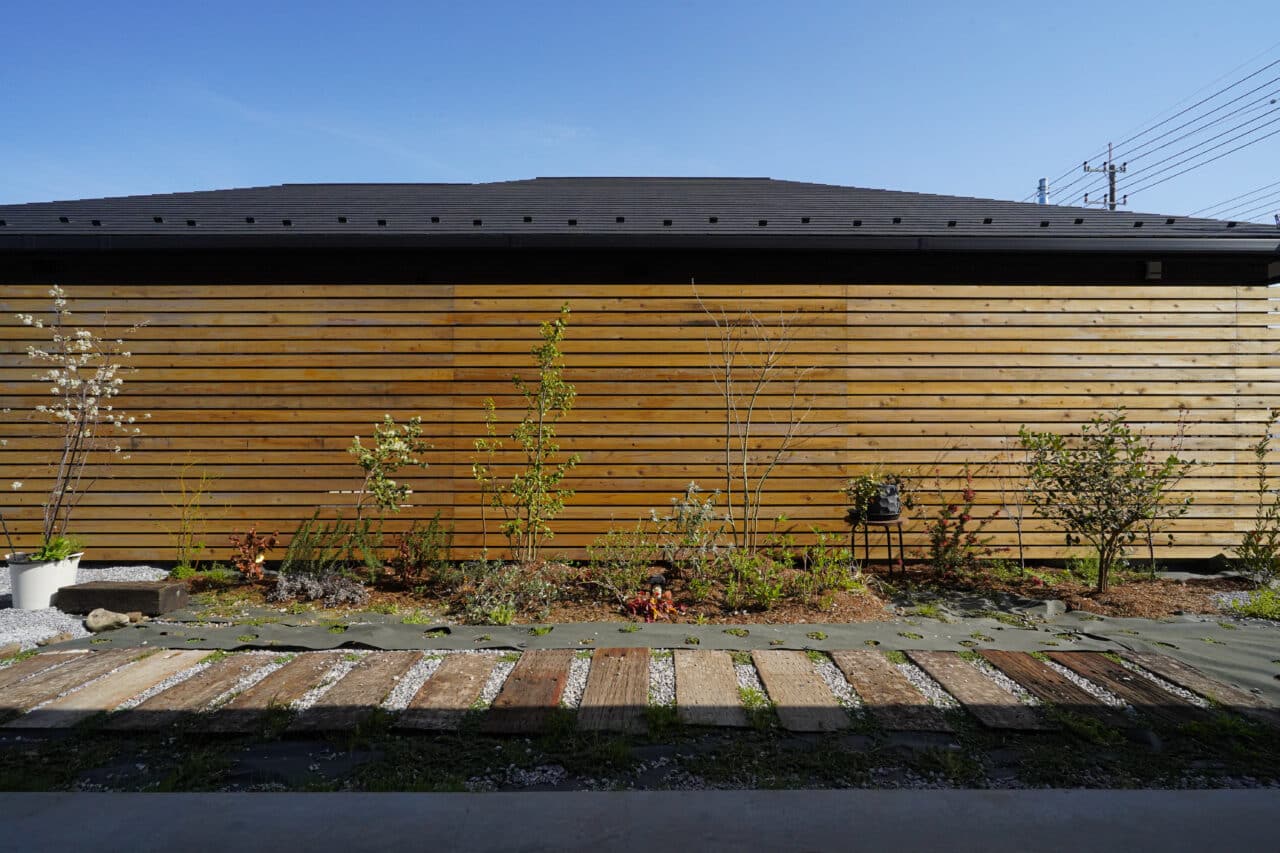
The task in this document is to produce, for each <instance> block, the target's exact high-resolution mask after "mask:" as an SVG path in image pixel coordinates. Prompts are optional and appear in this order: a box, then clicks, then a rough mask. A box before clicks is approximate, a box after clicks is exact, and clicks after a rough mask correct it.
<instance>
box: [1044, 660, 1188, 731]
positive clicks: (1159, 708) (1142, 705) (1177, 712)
mask: <svg viewBox="0 0 1280 853" xmlns="http://www.w3.org/2000/svg"><path fill="white" fill-rule="evenodd" d="M1049 659H1050V660H1053V661H1055V662H1056V663H1060V664H1062V665H1063V666H1065V667H1067V668H1068V669H1070V670H1071V671H1072V672H1075V673H1078V674H1080V675H1083V676H1084V677H1085V678H1087V679H1089V680H1090V681H1093V682H1096V683H1097V684H1098V685H1100V686H1102V687H1105V688H1106V689H1107V690H1110V691H1111V692H1112V693H1114V694H1116V695H1117V696H1119V697H1120V698H1121V699H1123V700H1124V701H1126V702H1128V703H1129V704H1130V705H1132V706H1133V707H1134V708H1136V709H1137V710H1138V712H1139V713H1142V714H1145V715H1146V716H1148V717H1150V718H1151V719H1153V720H1159V721H1161V722H1165V723H1169V724H1171V725H1175V726H1176V725H1181V724H1182V723H1185V722H1188V721H1191V720H1197V719H1202V718H1203V717H1204V714H1203V713H1202V712H1201V710H1200V709H1199V708H1197V707H1196V706H1195V705H1192V704H1191V703H1190V702H1188V701H1187V700H1186V699H1183V698H1182V697H1181V696H1175V695H1174V694H1172V693H1170V692H1169V691H1167V690H1164V689H1163V688H1161V687H1159V686H1158V685H1157V684H1156V683H1155V682H1153V681H1152V680H1151V679H1149V678H1146V677H1144V676H1142V675H1139V674H1138V673H1136V672H1131V671H1130V670H1128V669H1127V668H1125V667H1124V666H1123V665H1122V664H1118V663H1116V662H1115V661H1113V660H1110V659H1109V658H1107V657H1106V655H1103V654H1100V653H1099V652H1049Z"/></svg>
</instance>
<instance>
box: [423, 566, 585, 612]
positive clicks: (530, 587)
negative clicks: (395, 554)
mask: <svg viewBox="0 0 1280 853" xmlns="http://www.w3.org/2000/svg"><path fill="white" fill-rule="evenodd" d="M444 580H445V583H446V586H447V587H448V589H449V590H450V593H449V595H450V599H451V601H452V603H453V606H454V609H455V610H456V611H458V612H460V613H461V614H462V617H463V618H464V619H465V620H466V621H467V622H472V623H483V624H492V625H509V624H511V623H512V622H514V621H515V619H516V618H517V617H519V616H524V617H526V618H529V619H532V620H535V621H541V620H544V619H546V618H547V616H548V615H549V614H550V612H551V605H552V604H553V603H555V601H556V600H558V599H559V598H560V592H561V588H562V586H563V584H564V578H563V577H562V576H561V574H560V570H559V569H558V568H557V567H555V566H552V565H549V564H545V563H539V564H529V565H518V564H515V563H507V564H503V563H500V562H498V561H495V560H469V561H467V562H465V563H461V564H460V565H458V566H457V567H455V568H453V570H452V571H451V572H449V573H448V576H447V577H446V578H445V579H444Z"/></svg>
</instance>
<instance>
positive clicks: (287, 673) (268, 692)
mask: <svg viewBox="0 0 1280 853" xmlns="http://www.w3.org/2000/svg"><path fill="white" fill-rule="evenodd" d="M341 659H342V653H341V652H304V653H302V654H300V655H298V656H297V657H295V658H294V659H293V660H291V661H289V662H288V663H286V664H285V665H284V666H282V667H280V668H279V669H277V670H276V671H275V672H273V673H271V674H270V675H268V676H267V677H266V678H264V679H262V680H261V681H259V682H258V683H257V684H255V685H253V686H252V687H250V688H249V689H247V690H245V691H244V692H243V693H241V694H240V695H239V696H236V697H235V698H233V699H232V700H231V701H230V702H228V703H227V704H225V705H223V706H222V707H221V708H219V709H217V710H216V711H214V712H213V713H211V714H210V715H209V716H208V717H207V718H204V719H202V720H200V731H204V732H211V733H217V734H244V733H248V732H254V731H257V729H258V726H259V724H260V721H261V719H262V717H263V715H264V714H266V713H267V711H269V710H270V709H272V708H278V707H283V706H288V705H292V704H293V703H294V702H296V701H298V699H300V698H302V696H303V695H305V694H306V693H307V691H309V690H311V688H313V687H315V686H316V685H318V684H319V683H320V681H321V679H323V678H324V676H325V673H327V672H328V671H329V670H330V669H332V668H333V667H334V665H335V664H336V663H338V661H339V660H341Z"/></svg>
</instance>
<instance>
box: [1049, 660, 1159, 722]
mask: <svg viewBox="0 0 1280 853" xmlns="http://www.w3.org/2000/svg"><path fill="white" fill-rule="evenodd" d="M1042 663H1043V664H1044V665H1045V666H1047V667H1049V669H1052V670H1053V671H1054V672H1056V673H1058V674H1059V675H1061V676H1062V677H1063V678H1065V679H1067V680H1068V681H1070V682H1072V683H1074V684H1075V685H1076V686H1077V687H1079V688H1080V689H1081V690H1083V691H1084V692H1085V693H1088V694H1089V695H1090V696H1092V697H1093V698H1095V699H1097V700H1098V701H1100V702H1102V703H1104V704H1106V705H1110V706H1111V707H1112V708H1122V709H1124V710H1125V711H1127V712H1129V713H1131V714H1135V713H1137V712H1136V711H1135V710H1134V709H1133V706H1132V705H1130V704H1129V703H1128V702H1126V701H1124V700H1123V699H1121V698H1120V697H1119V696H1117V695H1116V694H1114V693H1112V692H1111V691H1110V690H1108V689H1107V688H1105V687H1103V686H1102V685H1100V684H1094V683H1093V682H1092V681H1090V680H1089V679H1087V678H1085V677H1084V676H1083V675H1080V674H1079V673H1077V672H1076V671H1075V670H1072V669H1068V668H1067V667H1065V666H1063V665H1062V664H1060V663H1058V662H1057V661H1052V660H1046V661H1042Z"/></svg>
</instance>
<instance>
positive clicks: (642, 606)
mask: <svg viewBox="0 0 1280 853" xmlns="http://www.w3.org/2000/svg"><path fill="white" fill-rule="evenodd" d="M626 608H627V613H629V614H631V615H632V616H635V617H637V618H640V617H643V618H644V621H646V622H656V621H658V620H659V619H674V618H675V617H676V616H677V615H679V613H680V608H678V607H676V605H675V602H674V601H672V600H671V591H670V590H667V591H665V592H658V591H654V592H642V593H639V594H637V595H636V596H635V597H634V598H632V599H631V600H630V601H628V602H627V603H626Z"/></svg>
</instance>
